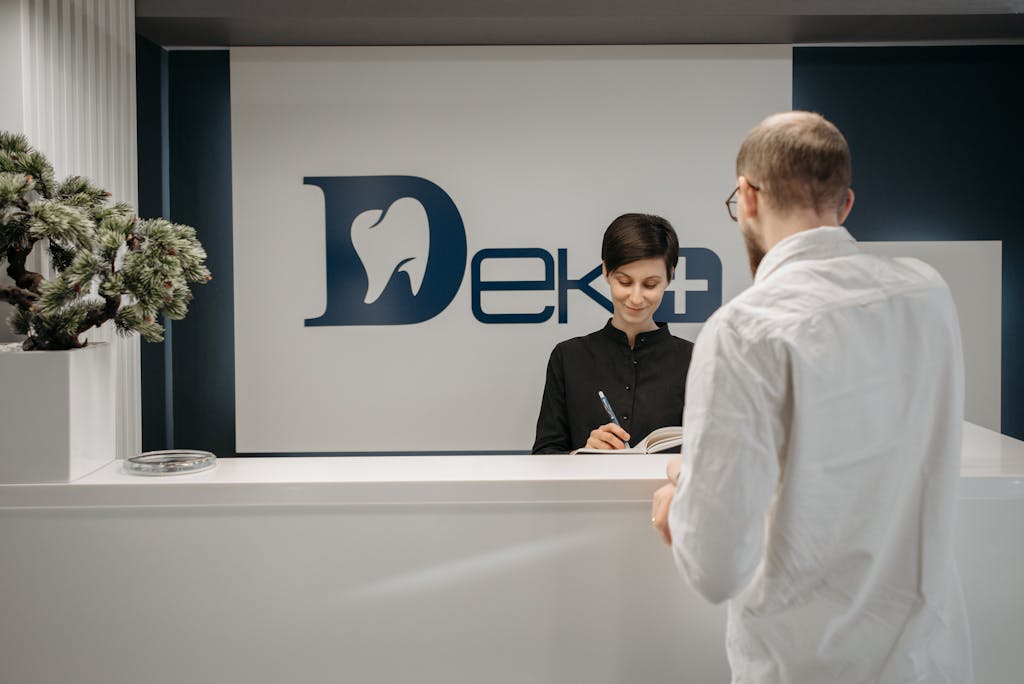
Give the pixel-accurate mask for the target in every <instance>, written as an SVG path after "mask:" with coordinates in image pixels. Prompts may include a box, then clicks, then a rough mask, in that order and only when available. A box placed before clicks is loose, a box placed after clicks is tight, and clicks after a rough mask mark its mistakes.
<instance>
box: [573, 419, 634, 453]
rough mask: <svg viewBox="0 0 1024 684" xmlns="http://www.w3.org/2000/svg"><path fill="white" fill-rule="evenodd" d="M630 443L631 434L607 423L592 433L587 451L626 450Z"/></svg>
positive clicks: (586, 446)
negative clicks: (627, 444) (627, 443)
mask: <svg viewBox="0 0 1024 684" xmlns="http://www.w3.org/2000/svg"><path fill="white" fill-rule="evenodd" d="M628 441H629V433H628V432H626V431H625V430H623V429H622V428H620V427H619V426H618V425H616V424H615V423H606V424H605V425H602V426H601V427H599V428H597V429H596V430H592V431H591V432H590V439H588V440H587V443H586V445H585V446H584V448H586V449H625V448H626V442H628Z"/></svg>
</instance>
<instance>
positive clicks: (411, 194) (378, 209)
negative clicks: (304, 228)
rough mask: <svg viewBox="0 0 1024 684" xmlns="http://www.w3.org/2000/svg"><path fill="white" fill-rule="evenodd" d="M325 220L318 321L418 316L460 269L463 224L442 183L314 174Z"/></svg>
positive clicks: (456, 280)
mask: <svg viewBox="0 0 1024 684" xmlns="http://www.w3.org/2000/svg"><path fill="white" fill-rule="evenodd" d="M303 183H304V184H305V185H315V186H317V187H318V188H320V189H321V190H322V191H323V193H324V209H325V218H326V222H327V226H326V229H327V308H326V310H325V311H324V313H323V315H321V316H319V317H317V318H310V319H306V325H307V326H318V325H399V324H409V323H420V322H422V321H426V320H429V319H431V318H433V317H434V316H436V315H437V314H439V313H441V312H442V311H444V309H445V307H447V306H448V304H450V303H451V301H452V299H454V298H455V293H456V292H458V290H459V286H461V285H462V278H463V275H464V274H465V270H466V229H465V227H464V226H463V225H462V217H461V216H460V215H459V210H458V209H456V208H455V203H454V202H452V199H451V197H449V196H448V193H446V192H445V191H444V190H442V189H441V188H439V187H438V186H437V185H435V184H434V183H431V182H430V181H428V180H426V179H425V178H417V177H415V176H314V177H307V178H304V179H303Z"/></svg>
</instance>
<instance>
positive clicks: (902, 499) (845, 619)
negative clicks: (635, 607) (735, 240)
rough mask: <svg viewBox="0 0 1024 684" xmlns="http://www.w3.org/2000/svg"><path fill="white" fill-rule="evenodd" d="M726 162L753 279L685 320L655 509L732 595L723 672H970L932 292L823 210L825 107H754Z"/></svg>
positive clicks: (959, 387) (833, 174) (810, 675)
mask: <svg viewBox="0 0 1024 684" xmlns="http://www.w3.org/2000/svg"><path fill="white" fill-rule="evenodd" d="M736 173H737V176H738V178H737V181H736V183H737V188H736V190H735V192H734V193H733V195H732V196H730V198H729V201H728V202H727V204H728V206H729V211H730V216H733V218H734V219H736V220H737V221H738V222H739V226H740V231H741V233H742V235H743V238H744V241H745V242H746V244H747V249H748V252H749V254H750V264H751V269H752V271H753V272H754V284H753V285H752V286H751V287H750V288H749V289H747V290H746V291H745V292H743V293H742V294H740V295H739V296H737V297H736V298H735V299H733V300H732V301H730V302H728V303H727V304H726V305H724V306H723V307H722V308H721V309H719V310H718V311H717V312H716V313H715V314H714V315H713V316H712V317H711V318H710V319H709V320H708V322H707V323H706V324H705V326H704V329H703V330H702V331H701V334H700V336H699V337H698V338H697V342H696V346H695V348H694V351H693V359H692V361H691V364H690V370H689V376H688V378H687V383H686V398H687V401H686V407H685V409H684V414H683V418H684V420H683V425H684V438H683V452H682V453H683V455H682V460H681V461H680V460H675V461H673V462H672V463H670V464H669V480H670V484H668V485H666V486H665V487H663V488H662V489H660V490H658V492H657V493H656V494H655V498H654V504H653V516H654V518H653V520H652V522H653V524H654V526H655V527H656V528H658V529H659V530H660V531H661V532H662V534H663V535H664V537H665V540H666V541H667V542H669V543H670V544H671V546H672V551H673V555H674V557H675V560H676V564H677V566H678V568H679V570H680V572H681V573H682V574H683V576H684V577H686V579H687V580H688V581H689V582H690V584H691V585H692V586H693V587H694V588H695V589H696V590H697V591H698V592H700V593H701V594H702V595H704V596H705V597H706V598H708V599H709V600H711V601H713V602H716V603H718V602H721V601H725V600H728V601H729V604H728V629H727V634H726V648H727V652H728V656H729V663H730V666H731V668H732V672H733V682H757V683H758V684H765V683H774V682H791V683H795V684H811V683H813V684H820V683H823V682H844V683H845V682H850V683H853V682H857V683H861V682H922V683H923V682H956V683H958V684H963V683H965V682H971V681H973V675H972V668H971V660H970V640H969V634H968V630H967V620H966V615H965V612H964V606H963V598H962V594H961V591H960V583H959V579H958V576H957V573H956V568H955V563H954V559H953V521H954V516H955V508H956V501H957V486H958V482H959V477H960V448H961V429H962V423H963V361H962V353H961V347H960V331H959V326H958V323H957V318H956V311H955V309H954V306H953V301H952V298H951V296H950V293H949V289H948V288H947V287H946V284H945V283H944V282H943V280H942V278H941V277H939V275H938V274H937V273H936V272H935V271H934V269H932V268H931V267H930V266H928V265H926V264H924V263H922V262H920V261H917V260H915V259H886V258H882V257H876V256H870V255H867V254H862V253H861V252H860V250H859V249H858V247H857V243H856V241H855V240H854V239H853V238H852V237H851V236H850V234H849V233H848V232H847V231H846V229H844V228H842V227H840V226H841V224H842V222H843V221H844V220H845V219H846V217H847V215H848V214H849V212H850V209H851V207H852V206H853V191H852V190H851V189H850V183H851V166H850V153H849V148H848V146H847V144H846V140H845V139H844V138H843V135H842V134H841V133H840V132H839V130H838V129H837V128H836V127H835V126H834V125H832V124H831V123H830V122H828V121H827V120H825V119H824V118H823V117H821V116H818V115H817V114H811V113H808V112H787V113H784V114H777V115H775V116H772V117H769V118H768V119H766V120H765V121H763V122H762V123H761V124H759V125H758V126H757V127H756V128H755V129H754V130H753V131H751V133H750V134H749V135H748V136H747V138H746V140H744V142H743V144H742V146H741V147H740V151H739V154H738V155H737V160H736Z"/></svg>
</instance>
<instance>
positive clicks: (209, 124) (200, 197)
mask: <svg viewBox="0 0 1024 684" xmlns="http://www.w3.org/2000/svg"><path fill="white" fill-rule="evenodd" d="M167 73H168V105H169V106H168V113H169V116H168V123H169V127H168V128H169V140H170V214H171V220H172V221H174V222H176V223H184V224H187V225H190V226H194V227H195V229H196V232H197V233H198V237H199V240H200V241H201V242H202V243H203V246H204V247H205V248H206V252H207V254H208V258H207V266H209V268H210V271H211V272H212V273H213V280H212V281H211V282H209V283H207V284H205V285H196V286H194V287H193V292H194V293H195V299H194V300H193V301H192V304H191V306H190V308H189V313H188V316H187V317H186V318H185V319H184V320H182V321H176V322H175V323H174V327H173V331H174V332H173V335H174V339H173V358H174V370H173V376H174V398H173V407H174V408H173V410H174V445H175V446H176V447H178V448H189V449H205V450H209V451H213V452H214V453H216V454H217V455H218V456H233V455H234V454H235V372H234V369H235V354H234V288H233V285H232V281H233V279H232V275H231V272H232V245H231V231H232V224H231V89H230V65H229V60H228V52H227V51H226V50H216V51H213V50H210V51H207V50H195V51H193V50H187V51H172V52H170V53H169V54H168V69H167Z"/></svg>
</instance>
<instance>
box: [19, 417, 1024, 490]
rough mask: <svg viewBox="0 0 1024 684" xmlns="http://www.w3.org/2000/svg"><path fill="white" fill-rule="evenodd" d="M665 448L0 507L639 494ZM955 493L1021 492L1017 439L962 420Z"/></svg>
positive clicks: (303, 460) (257, 464)
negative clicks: (959, 475)
mask: <svg viewBox="0 0 1024 684" xmlns="http://www.w3.org/2000/svg"><path fill="white" fill-rule="evenodd" d="M665 461H666V456H665V455H652V456H643V455H636V454H630V455H624V454H607V455H605V454H587V455H579V456H560V455H559V456H551V455H548V456H525V455H513V456H493V455H488V456H472V455H467V456H370V457H356V456H347V457H302V456H293V457H268V458H225V459H220V460H219V461H218V463H217V466H216V468H214V469H213V470H208V471H206V472H202V473H196V474H194V475H175V476H169V477H143V476H138V475H131V474H127V473H125V472H123V471H122V469H121V464H120V462H113V463H109V464H107V465H106V466H104V467H103V468H101V469H99V470H97V471H96V472H94V473H92V474H90V475H87V476H85V477H83V478H81V479H79V480H76V481H75V482H70V483H55V484H31V485H0V509H3V508H65V507H78V506H88V507H121V506H146V507H166V506H274V505H377V504H388V505H395V504H410V505H415V504H443V503H451V504H467V503H543V502H550V503H573V502H579V503H584V502H605V503H615V502H622V503H626V502H638V501H648V500H649V499H650V495H651V493H652V492H653V491H654V490H655V489H656V488H657V487H658V486H660V485H661V484H662V482H663V481H664V477H665V475H664V473H665ZM961 497H962V498H995V499H1020V498H1024V442H1021V441H1019V440H1016V439H1013V438H1010V437H1006V436H1004V435H1001V434H999V433H997V432H993V431H991V430H988V429H985V428H982V427H978V426H976V425H973V424H971V423H965V424H964V452H963V464H962V479H961Z"/></svg>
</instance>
